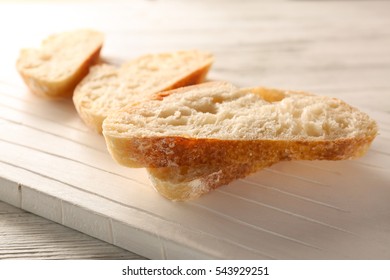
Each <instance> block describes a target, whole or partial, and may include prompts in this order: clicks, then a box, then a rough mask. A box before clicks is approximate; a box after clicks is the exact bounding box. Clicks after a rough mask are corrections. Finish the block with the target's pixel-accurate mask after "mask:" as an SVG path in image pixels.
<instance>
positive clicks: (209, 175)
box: [147, 162, 273, 201]
mask: <svg viewBox="0 0 390 280" xmlns="http://www.w3.org/2000/svg"><path fill="white" fill-rule="evenodd" d="M272 164H273V162H261V163H256V164H255V163H245V164H235V165H234V164H233V165H227V166H212V165H202V166H195V167H188V166H182V167H161V168H148V169H147V171H148V173H149V178H150V181H151V182H152V185H153V187H154V188H155V190H156V191H157V192H158V193H160V194H161V195H163V196H164V197H165V198H168V199H170V200H173V201H186V200H191V199H196V198H198V197H199V196H201V195H203V194H205V193H208V192H210V191H211V190H213V189H216V188H218V187H220V186H223V185H227V184H229V183H230V182H232V181H234V180H236V179H240V178H244V177H246V176H248V175H249V174H251V173H254V172H256V171H258V170H260V169H263V168H265V167H268V166H271V165H272Z"/></svg>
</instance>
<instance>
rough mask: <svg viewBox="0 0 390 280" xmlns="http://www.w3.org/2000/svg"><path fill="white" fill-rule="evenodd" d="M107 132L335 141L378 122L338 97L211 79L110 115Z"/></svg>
mask: <svg viewBox="0 0 390 280" xmlns="http://www.w3.org/2000/svg"><path fill="white" fill-rule="evenodd" d="M176 93H180V94H176ZM106 132H107V133H108V134H110V133H113V134H117V135H118V136H120V137H155V136H157V137H160V136H165V137H166V136H188V137H194V138H216V139H232V140H239V139H241V140H243V139H248V140H255V139H279V140H280V139H281V140H283V139H301V138H305V139H309V140H310V139H315V140H318V139H324V140H334V139H337V138H351V137H366V136H373V135H375V134H376V124H375V122H374V121H373V120H372V119H370V118H369V117H368V116H367V115H366V114H365V113H362V112H360V111H359V110H357V109H355V108H353V107H351V106H349V105H347V104H346V103H344V102H343V101H341V100H339V99H335V98H329V97H323V96H316V95H311V94H307V93H301V92H291V91H281V90H274V89H266V88H249V89H241V90H239V89H237V88H235V87H234V86H232V85H230V84H227V83H210V84H204V85H203V86H196V87H190V88H186V89H179V90H177V91H172V92H170V93H169V94H168V93H166V94H165V95H163V96H162V97H161V98H156V100H152V101H149V102H143V103H141V104H137V105H134V106H133V107H131V106H129V107H127V108H125V109H124V110H122V111H120V112H119V113H118V114H114V115H113V116H112V117H110V119H109V121H108V122H107V123H106Z"/></svg>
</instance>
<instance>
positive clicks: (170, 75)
mask: <svg viewBox="0 0 390 280" xmlns="http://www.w3.org/2000/svg"><path fill="white" fill-rule="evenodd" d="M212 62H213V56H212V55H211V54H210V53H207V52H201V51H196V50H189V51H177V52H171V53H160V54H150V55H144V56H141V57H139V58H137V59H135V60H133V61H131V62H129V63H126V64H124V65H122V66H121V67H120V68H116V67H114V66H110V65H98V66H95V67H93V68H92V69H91V72H90V73H89V75H88V76H87V77H86V78H85V79H84V80H83V81H82V82H81V83H80V84H79V85H78V86H77V88H76V90H75V93H74V96H73V101H74V104H75V106H76V109H77V111H78V113H79V115H80V117H81V118H82V119H83V120H84V122H85V123H86V124H87V125H88V126H89V127H91V128H92V129H93V130H95V131H97V132H101V131H102V123H103V120H104V119H105V118H106V117H107V115H108V114H109V113H110V112H111V111H115V110H118V109H120V108H122V107H124V106H125V105H127V104H129V103H131V102H139V101H141V100H142V99H145V98H148V97H150V96H151V95H153V94H155V93H157V92H160V91H164V90H169V89H173V88H177V87H181V86H186V85H192V84H197V83H200V82H203V80H204V78H205V76H206V74H207V72H208V70H209V68H210V66H211V64H212Z"/></svg>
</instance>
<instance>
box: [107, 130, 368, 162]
mask: <svg viewBox="0 0 390 280" xmlns="http://www.w3.org/2000/svg"><path fill="white" fill-rule="evenodd" d="M374 138H375V136H371V137H365V138H349V139H336V140H329V141H326V140H322V141H309V140H289V141H286V140H220V139H193V138H185V137H153V138H151V137H149V138H131V139H127V138H112V137H106V143H107V147H108V150H109V151H110V153H111V155H112V156H113V158H114V159H115V160H116V161H117V162H118V163H119V164H122V165H125V166H129V167H149V168H159V167H178V166H196V165H204V164H208V165H217V166H224V165H231V164H242V163H247V162H256V161H259V162H262V161H266V162H268V161H271V162H277V161H287V160H344V159H354V158H358V157H360V156H362V155H363V154H364V153H365V152H366V151H367V149H368V148H369V146H370V144H371V142H372V141H373V139H374Z"/></svg>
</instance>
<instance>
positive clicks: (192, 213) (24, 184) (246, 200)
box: [0, 0, 390, 259]
mask: <svg viewBox="0 0 390 280" xmlns="http://www.w3.org/2000/svg"><path fill="white" fill-rule="evenodd" d="M140 3H141V4H138V6H134V9H127V10H126V9H123V8H122V6H119V5H118V6H115V5H105V4H102V3H100V4H96V5H94V9H92V10H91V9H90V6H89V5H87V4H75V3H72V4H58V5H54V6H51V5H49V4H40V5H37V6H34V5H32V6H29V9H27V10H21V9H20V7H19V6H18V5H8V6H3V7H2V9H1V10H2V12H3V15H2V17H1V19H0V20H1V21H0V23H1V25H4V26H5V25H6V24H9V23H10V22H11V23H13V24H14V26H16V27H15V28H14V29H13V31H12V30H11V31H10V30H8V29H7V30H5V29H4V30H2V31H1V32H2V38H7V41H9V42H10V44H9V45H2V47H3V46H5V48H6V50H7V51H6V52H2V53H1V61H2V62H3V64H2V67H1V69H0V80H1V83H0V200H2V201H5V202H8V203H10V204H12V205H14V206H17V207H20V208H23V209H25V210H27V211H30V212H32V213H35V214H37V215H40V216H42V217H45V218H48V219H50V220H52V221H55V222H57V223H60V224H63V225H65V226H68V227H70V228H74V229H77V230H79V231H81V232H84V233H87V234H89V235H91V236H94V237H97V238H99V239H101V240H104V241H107V242H109V243H112V244H115V245H117V246H119V247H122V248H125V249H128V250H130V251H133V252H135V253H138V254H140V255H142V256H145V257H148V258H153V259H175V258H192V259H196V258H202V259H203V258H211V259H213V258H216V259H224V258H227V259H252V258H255V259H372V258H375V259H389V258H390V203H389V202H390V174H389V166H390V152H389V151H390V144H389V143H390V121H389V117H388V116H389V115H388V105H389V98H388V94H386V92H388V89H390V85H389V82H388V79H387V77H388V75H387V74H388V69H389V68H390V67H389V65H390V57H389V56H388V55H387V56H386V53H387V52H388V48H387V47H386V46H388V45H389V42H390V41H389V38H390V33H389V32H388V29H386V28H380V27H381V26H385V25H386V24H387V23H388V22H389V18H388V17H387V13H385V12H383V11H386V7H387V6H386V5H388V4H386V2H383V1H380V2H376V3H381V4H380V5H379V4H375V5H374V4H368V3H367V2H365V1H358V2H355V3H354V4H353V5H349V4H347V3H344V2H343V3H341V4H340V3H335V2H334V1H330V2H326V3H325V2H321V3H320V4H319V5H320V6H321V8H319V7H318V6H316V5H314V4H311V3H308V2H307V1H302V2H299V1H291V2H290V1H272V2H271V1H270V2H268V3H263V1H249V2H248V4H247V5H240V6H239V7H240V11H241V13H242V16H240V17H239V19H237V17H236V16H235V15H236V14H237V13H236V11H237V9H238V6H237V5H238V4H235V3H236V2H234V1H228V2H227V4H226V5H225V6H224V9H222V10H220V9H217V8H218V7H219V5H220V4H218V3H219V1H207V5H211V6H210V7H211V8H210V9H205V8H204V7H203V6H202V3H203V4H206V1H199V2H196V4H186V5H189V6H185V5H184V4H179V1H174V0H171V1H167V2H165V3H166V5H162V4H161V3H160V2H159V1H148V2H140ZM180 3H181V2H180ZM194 3H195V2H194ZM271 3H273V4H271ZM387 3H389V2H387ZM177 5H179V6H177ZM183 5H184V6H183ZM370 5H371V6H370ZM18 7H19V8H18ZM126 7H128V8H129V7H130V6H126ZM178 7H179V8H183V9H184V8H185V10H188V9H190V10H191V11H192V14H191V15H187V16H186V21H183V19H184V18H183V17H184V14H181V13H176V12H173V11H176V10H175V9H176V8H178ZM212 8H215V9H212ZM343 9H344V10H345V9H347V10H348V11H349V13H347V14H344V13H342V12H341V11H342V10H343ZM18 11H20V12H21V13H22V14H23V17H24V18H25V19H26V21H27V22H30V23H31V26H30V29H29V30H30V31H29V32H25V31H24V28H25V25H24V24H22V23H18V22H17V20H16V17H14V16H13V15H12V14H13V13H16V12H18ZM27 11H28V12H27ZM56 11H62V12H63V13H62V14H61V16H58V21H53V25H51V26H50V27H48V25H47V23H45V19H46V20H50V19H53V15H54V14H55V13H54V12H56ZM102 11H104V13H103V12H102ZM297 14H299V15H301V16H300V17H297V16H296V15H297ZM69 15H72V17H73V20H74V21H71V22H70V21H69V20H68V19H69V18H68V16H69ZM164 15H165V16H164ZM166 15H169V16H166ZM329 15H332V24H326V23H327V20H328V18H329ZM130 16H131V17H130ZM35 18H40V19H42V21H36V22H34V20H33V19H35ZM359 18H365V19H366V21H365V22H360V21H357V20H356V19H359ZM28 19H30V21H29V20H28ZM109 19H111V20H109ZM126 19H128V20H129V22H127V24H124V22H126ZM163 19H164V20H163ZM233 19H235V20H236V21H234V23H235V24H232V20H233ZM271 19H273V21H270V20H271ZM314 19H315V21H314ZM3 21H4V22H3ZM271 22H273V23H272V24H271ZM314 23H315V24H314ZM137 24H138V25H137ZM345 24H347V25H345ZM85 25H88V26H93V27H95V28H97V29H101V30H103V31H104V32H105V33H106V34H107V44H106V46H105V49H104V50H103V56H104V59H105V60H106V61H110V62H113V63H117V62H122V61H124V60H125V59H126V58H127V57H130V58H132V57H134V56H135V55H137V54H141V53H146V52H152V51H155V52H157V51H161V50H168V49H178V48H189V47H190V46H193V47H194V48H204V49H206V50H210V51H212V52H214V53H215V54H216V58H217V60H216V63H215V66H214V68H213V69H212V71H211V72H210V79H226V80H230V81H232V82H234V83H236V84H237V85H239V86H255V85H259V84H262V85H266V86H274V87H284V88H293V89H299V90H309V91H310V90H313V91H315V92H319V93H326V94H328V95H332V94H334V96H336V97H341V98H343V99H345V100H346V101H348V102H350V103H351V104H353V105H355V106H358V107H359V108H361V109H362V110H364V111H366V112H367V113H369V114H370V115H371V116H372V117H373V118H374V119H376V120H377V121H378V124H379V127H380V135H379V136H378V137H377V138H376V139H375V141H374V143H373V145H372V148H371V149H370V150H369V152H368V153H367V155H366V156H364V157H363V158H361V159H359V160H354V161H340V162H328V161H321V162H306V161H301V162H285V163H279V164H276V165H274V166H272V167H271V168H267V169H265V170H263V171H260V172H258V173H256V174H253V175H252V176H250V177H248V178H246V179H243V180H238V181H235V182H233V183H231V184H230V185H228V186H224V187H221V188H219V189H218V190H216V191H214V192H212V193H210V194H208V195H205V196H203V197H201V198H200V199H198V200H195V201H191V202H187V203H173V202H170V201H168V200H166V199H164V198H162V197H161V196H160V195H158V194H157V193H156V192H155V191H154V190H153V188H152V187H151V184H150V182H149V179H148V177H147V174H146V172H145V170H144V169H130V168H125V167H121V166H119V165H117V164H116V163H115V162H114V161H113V160H112V159H111V157H110V156H109V154H108V153H107V150H106V147H105V143H104V139H103V138H102V136H101V135H97V134H95V133H93V132H91V131H89V130H88V129H87V128H86V127H85V126H84V124H83V123H82V121H81V120H80V119H79V117H78V116H77V114H76V111H75V109H74V107H73V104H72V102H71V100H58V101H48V100H43V99H41V98H38V97H36V96H34V95H32V94H31V93H30V92H29V91H28V90H27V89H26V87H25V86H24V85H23V83H22V81H21V79H20V78H19V77H18V75H17V73H16V71H15V69H14V63H15V60H16V57H17V53H18V51H19V49H20V48H21V47H24V46H30V43H31V42H33V41H34V42H39V40H40V39H42V38H43V37H44V35H45V36H46V35H48V34H49V33H50V32H55V31H56V30H60V29H61V30H66V29H71V28H74V27H80V26H85ZM67 27H68V28H67ZM347 27H348V28H347ZM340 28H341V29H340ZM343 28H344V29H343ZM365 28H366V29H365ZM303 30H304V32H303ZM164 32H165V33H164ZM225 33H226V36H225V37H223V36H224V34H225ZM14 34H17V35H18V36H14ZM228 34H229V35H228ZM260 35H261V36H260ZM221 36H222V37H223V38H224V40H222V39H221ZM367 36H371V37H372V38H376V39H375V40H376V41H375V40H366V39H367ZM167 38H168V39H167ZM329 40H330V41H329ZM131 48H133V49H132V50H134V52H132V53H131V55H129V54H128V52H127V51H128V49H131ZM297 56H298V57H297ZM254 58H256V61H254ZM257 60H258V61H259V62H257ZM298 61H299V63H298V64H296V63H297V62H298ZM378 65H382V68H381V67H378ZM386 71H387V72H386ZM386 73H387V74H386ZM259 76H261V78H259ZM386 89H387V91H386Z"/></svg>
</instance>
